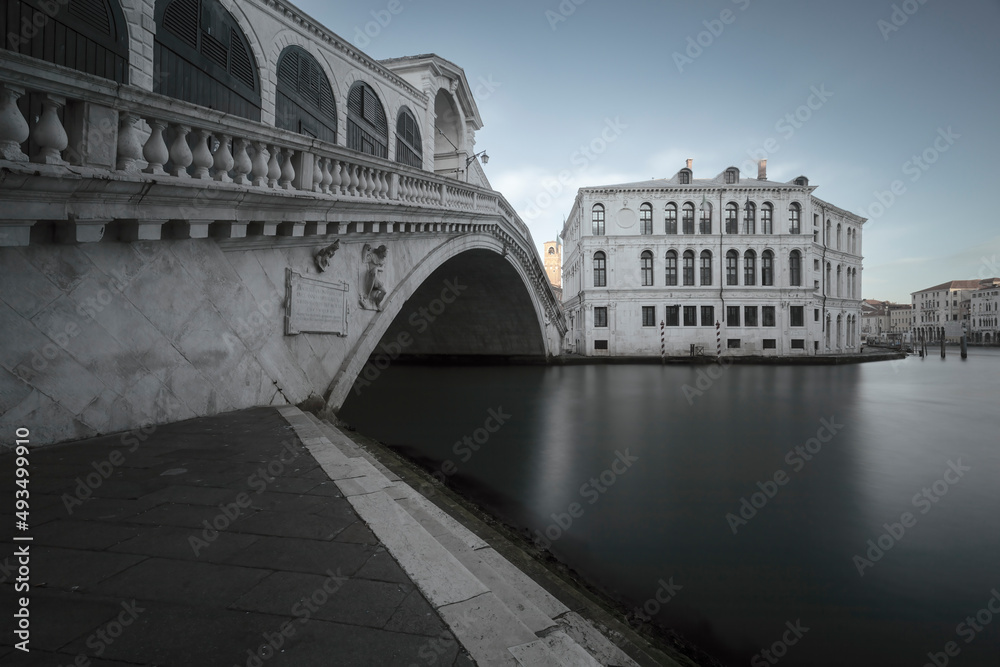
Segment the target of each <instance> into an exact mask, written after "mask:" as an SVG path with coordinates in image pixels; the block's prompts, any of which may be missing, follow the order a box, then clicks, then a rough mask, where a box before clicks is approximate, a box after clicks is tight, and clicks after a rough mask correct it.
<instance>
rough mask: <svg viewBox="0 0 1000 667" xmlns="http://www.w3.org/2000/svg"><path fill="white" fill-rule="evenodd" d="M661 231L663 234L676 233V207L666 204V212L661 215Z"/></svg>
mask: <svg viewBox="0 0 1000 667" xmlns="http://www.w3.org/2000/svg"><path fill="white" fill-rule="evenodd" d="M663 225H664V229H663V232H664V233H665V234H676V233H677V207H676V206H668V207H667V212H666V213H665V214H664V216H663Z"/></svg>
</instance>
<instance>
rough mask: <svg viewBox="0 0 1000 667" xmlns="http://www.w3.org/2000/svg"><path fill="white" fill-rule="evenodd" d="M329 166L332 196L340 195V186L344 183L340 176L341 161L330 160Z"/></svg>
mask: <svg viewBox="0 0 1000 667" xmlns="http://www.w3.org/2000/svg"><path fill="white" fill-rule="evenodd" d="M327 166H328V167H329V168H330V181H329V183H330V189H329V192H330V194H333V195H339V194H340V184H341V183H343V182H344V181H343V179H342V178H341V176H340V160H332V164H331V161H330V160H328V161H327Z"/></svg>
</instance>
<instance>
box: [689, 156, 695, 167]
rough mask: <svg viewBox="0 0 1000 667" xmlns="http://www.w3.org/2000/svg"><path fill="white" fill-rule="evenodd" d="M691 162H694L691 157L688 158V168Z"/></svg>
mask: <svg viewBox="0 0 1000 667" xmlns="http://www.w3.org/2000/svg"><path fill="white" fill-rule="evenodd" d="M693 162H694V160H692V159H691V158H688V169H690V168H691V163H693Z"/></svg>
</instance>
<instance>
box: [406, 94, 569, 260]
mask: <svg viewBox="0 0 1000 667" xmlns="http://www.w3.org/2000/svg"><path fill="white" fill-rule="evenodd" d="M396 162H400V163H402V164H408V165H410V166H411V167H416V168H417V169H420V168H421V167H423V166H424V144H423V142H422V141H421V140H420V126H419V125H417V119H416V118H414V116H413V114H412V113H410V110H409V109H407V108H406V107H403V108H402V109H400V110H399V118H397V119H396ZM550 250H551V248H550Z"/></svg>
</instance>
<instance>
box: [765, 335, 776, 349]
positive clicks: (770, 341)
mask: <svg viewBox="0 0 1000 667" xmlns="http://www.w3.org/2000/svg"><path fill="white" fill-rule="evenodd" d="M764 349H765V350H777V349H778V341H777V340H776V339H774V338H765V339H764Z"/></svg>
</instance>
